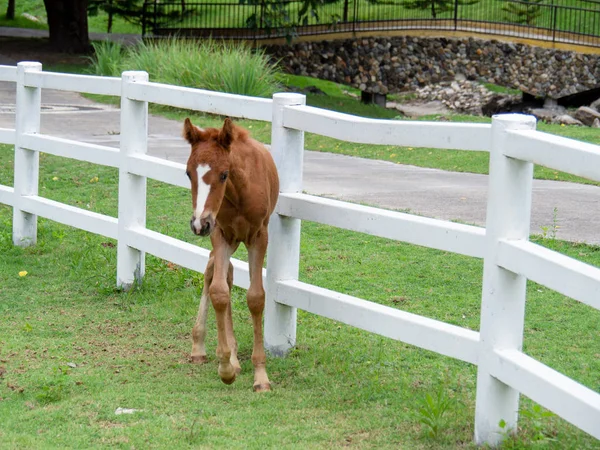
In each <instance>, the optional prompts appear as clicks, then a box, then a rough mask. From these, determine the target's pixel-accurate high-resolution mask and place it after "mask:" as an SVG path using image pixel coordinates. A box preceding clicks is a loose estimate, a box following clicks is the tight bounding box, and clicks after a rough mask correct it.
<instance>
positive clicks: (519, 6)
mask: <svg viewBox="0 0 600 450" xmlns="http://www.w3.org/2000/svg"><path fill="white" fill-rule="evenodd" d="M542 2H543V0H519V1H514V0H505V5H504V6H503V7H502V11H504V12H506V13H507V14H506V15H505V17H504V20H506V21H507V22H513V23H522V24H525V25H535V21H536V20H537V19H538V17H540V16H541V15H542V10H541V8H540V6H539V5H540V4H541V3H542Z"/></svg>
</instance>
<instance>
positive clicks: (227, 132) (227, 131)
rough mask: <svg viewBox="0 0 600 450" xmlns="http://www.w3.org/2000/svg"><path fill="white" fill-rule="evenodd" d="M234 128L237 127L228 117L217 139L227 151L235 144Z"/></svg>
mask: <svg viewBox="0 0 600 450" xmlns="http://www.w3.org/2000/svg"><path fill="white" fill-rule="evenodd" d="M234 127H235V125H234V124H233V122H232V121H231V119H230V118H229V117H226V118H225V122H223V128H221V131H219V136H218V137H217V142H218V143H219V144H220V145H221V147H223V148H224V149H225V150H229V146H230V145H231V143H232V142H233V139H234Z"/></svg>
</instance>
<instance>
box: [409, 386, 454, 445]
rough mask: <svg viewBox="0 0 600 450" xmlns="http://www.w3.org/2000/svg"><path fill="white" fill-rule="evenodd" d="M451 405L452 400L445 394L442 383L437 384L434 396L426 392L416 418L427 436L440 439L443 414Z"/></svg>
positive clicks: (443, 420) (443, 423) (443, 419)
mask: <svg viewBox="0 0 600 450" xmlns="http://www.w3.org/2000/svg"><path fill="white" fill-rule="evenodd" d="M451 404H452V400H451V399H450V397H448V394H446V390H445V385H444V384H443V383H439V384H438V389H437V391H436V392H435V394H434V395H431V393H429V392H428V393H426V394H425V396H424V397H423V398H422V399H421V401H420V406H419V409H418V412H417V414H416V418H417V420H418V421H419V423H420V424H421V425H422V426H423V427H424V428H425V434H426V435H427V436H429V437H430V438H432V439H438V438H439V437H440V432H441V431H442V429H443V428H444V425H445V423H446V420H445V418H444V414H445V413H446V412H447V411H448V409H449V408H450V405H451Z"/></svg>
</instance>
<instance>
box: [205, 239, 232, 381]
mask: <svg viewBox="0 0 600 450" xmlns="http://www.w3.org/2000/svg"><path fill="white" fill-rule="evenodd" d="M211 240H212V244H213V255H214V274H213V279H212V283H211V284H210V287H209V289H208V292H209V296H210V299H211V301H212V304H213V307H214V308H215V316H216V322H217V340H218V343H217V357H218V359H219V376H220V377H221V381H223V383H225V384H231V383H233V382H234V381H235V375H236V370H235V368H234V366H233V365H232V364H231V346H230V342H229V341H230V340H231V336H232V335H233V331H230V330H229V328H230V326H229V324H228V309H230V308H231V304H230V303H231V298H230V294H229V284H228V283H227V275H228V271H229V258H230V257H231V255H232V254H233V252H234V251H235V248H232V247H231V246H230V245H229V244H228V243H227V241H226V240H225V238H224V237H223V235H222V233H221V230H220V229H218V228H217V229H216V230H215V231H214V232H213V233H212V235H211Z"/></svg>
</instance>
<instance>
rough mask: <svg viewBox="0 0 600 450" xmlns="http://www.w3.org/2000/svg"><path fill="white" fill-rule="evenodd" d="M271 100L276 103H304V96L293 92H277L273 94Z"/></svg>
mask: <svg viewBox="0 0 600 450" xmlns="http://www.w3.org/2000/svg"><path fill="white" fill-rule="evenodd" d="M273 100H274V101H276V102H281V103H287V104H295V103H301V104H305V103H306V95H304V94H297V93H295V92H277V93H276V94H273Z"/></svg>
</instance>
